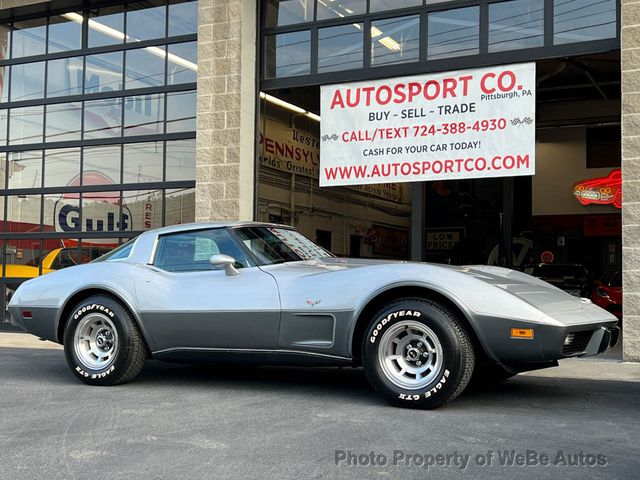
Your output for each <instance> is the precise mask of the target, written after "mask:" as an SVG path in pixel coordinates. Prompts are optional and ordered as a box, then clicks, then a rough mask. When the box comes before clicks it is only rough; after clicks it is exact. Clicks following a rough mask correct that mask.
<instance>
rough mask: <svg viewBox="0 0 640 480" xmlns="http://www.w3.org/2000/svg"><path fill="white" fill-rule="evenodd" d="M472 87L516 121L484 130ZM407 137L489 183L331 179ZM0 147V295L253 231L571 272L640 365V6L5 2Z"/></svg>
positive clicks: (363, 249) (498, 119) (395, 0)
mask: <svg viewBox="0 0 640 480" xmlns="http://www.w3.org/2000/svg"><path fill="white" fill-rule="evenodd" d="M515 71H517V72H524V73H522V74H521V75H523V76H524V77H525V80H526V85H527V86H525V87H523V85H524V83H519V82H516V81H515V80H514V82H513V84H511V82H510V81H509V80H510V77H509V75H510V74H511V73H510V72H515ZM505 72H507V73H505ZM487 76H488V77H487ZM465 78H482V79H484V78H489V79H490V80H491V81H493V83H490V82H489V83H487V84H485V83H484V80H482V81H480V82H479V84H478V85H480V84H481V85H480V86H479V87H478V88H480V90H478V92H477V93H478V95H485V96H486V97H483V98H489V97H491V95H493V97H491V98H492V99H494V100H495V102H494V104H495V105H500V106H501V107H500V108H501V109H502V110H501V111H500V112H498V113H496V114H495V115H494V116H491V115H488V114H486V115H488V116H485V113H484V112H482V111H478V112H477V116H476V117H475V121H474V120H472V121H469V119H473V118H474V117H473V115H474V111H475V108H476V105H475V103H474V102H472V101H470V100H466V101H465V98H466V96H467V95H468V94H469V95H471V96H472V95H473V94H472V93H469V92H468V91H467V90H468V89H469V90H473V89H474V88H475V83H474V80H469V81H468V82H469V83H468V84H467V83H465V82H467V81H466V80H464V79H465ZM514 78H515V77H514ZM452 82H455V84H454V83H452ZM385 85H388V87H386V86H385ZM398 85H400V87H398ZM411 85H414V86H415V85H420V86H421V88H423V90H420V94H418V90H417V88H418V87H416V89H415V91H413V94H415V95H414V96H420V95H422V98H421V101H424V100H425V98H426V99H427V100H433V109H432V110H429V108H428V107H427V109H426V111H425V109H424V108H422V110H421V108H417V107H416V108H413V106H411V108H409V107H410V105H408V103H410V100H409V99H410V98H411V95H412V93H411V92H412V88H413V87H412V86H411ZM430 85H431V86H433V88H439V89H440V90H438V92H440V97H439V98H437V95H436V94H435V93H434V92H435V90H432V93H434V95H433V98H428V97H429V95H430V93H429V92H428V88H430V87H429V86H430ZM436 85H437V86H436ZM381 86H382V87H381ZM404 87H406V90H404ZM467 87H468V89H467ZM376 89H377V90H376ZM385 89H386V90H385ZM512 90H513V91H516V90H517V91H519V93H513V92H512ZM336 91H339V92H342V93H343V94H344V95H345V97H344V98H343V99H342V103H341V102H340V101H339V100H336V97H335V92H336ZM376 92H377V93H376ZM510 92H511V95H513V96H515V97H518V98H520V96H524V97H530V98H529V99H527V98H523V99H522V101H523V102H524V103H523V104H522V105H520V104H519V103H517V102H515V101H514V102H511V103H509V102H510V100H512V97H509V96H508V95H509V94H510ZM356 93H357V95H358V97H357V98H356ZM387 93H388V94H389V96H388V97H386V96H385V95H386V94H387ZM365 94H366V95H367V96H366V99H365ZM447 94H448V96H449V98H448V99H447ZM349 95H350V96H349ZM360 95H362V97H360ZM391 95H394V96H391ZM499 95H504V99H501V98H498V97H499ZM478 98H480V97H478ZM445 100H446V101H445ZM405 103H407V105H404V106H403V104H405ZM423 103H424V102H423ZM392 104H397V105H396V106H397V108H398V109H399V110H393V109H390V108H391V107H390V105H392ZM525 104H526V105H525ZM445 105H447V106H448V107H447V108H446V109H445V108H444V106H445ZM479 105H480V104H479ZM523 105H524V106H523ZM527 105H528V106H529V107H531V112H530V113H528V112H527V108H528V107H527ZM336 106H337V107H340V106H344V107H345V108H344V115H342V113H343V112H342V110H340V108H334V107H336ZM396 106H394V107H393V108H396ZM449 106H450V107H449ZM347 107H354V112H355V111H356V110H357V111H358V112H360V114H362V115H365V114H366V115H371V116H369V117H368V124H362V123H360V122H359V121H358V120H357V118H356V117H349V114H350V113H349V112H348V111H347V110H348V109H347ZM405 107H406V108H405ZM478 108H479V107H478ZM338 110H340V111H338ZM498 110H499V109H498ZM389 112H396V114H394V113H391V116H392V117H393V119H389V118H388V116H389ZM376 115H378V117H376ZM394 115H397V116H394ZM363 118H364V117H363ZM323 121H324V122H325V123H323ZM385 121H386V123H385ZM365 123H366V122H365ZM445 124H446V125H445ZM341 125H347V126H348V128H350V129H352V130H349V131H348V132H347V131H346V130H344V129H343V130H344V131H343V130H340V131H338V130H339V129H340V128H342V127H341ZM372 126H384V127H385V128H380V129H378V128H371V129H369V128H368V127H372ZM414 127H415V130H414ZM420 127H422V130H420ZM436 127H438V128H436ZM345 128H346V127H345ZM403 129H404V130H403ZM460 129H463V130H469V131H471V130H474V132H473V135H475V137H476V138H477V139H478V140H477V141H469V142H465V141H464V140H465V139H466V138H467V136H465V135H466V132H465V131H461V130H460ZM412 131H413V132H414V133H415V135H414V138H413V139H412V140H411V142H409V143H411V144H412V145H413V147H415V148H422V149H423V150H422V151H423V152H424V155H425V156H424V158H427V157H428V158H436V157H437V158H440V157H441V158H443V159H445V158H448V157H447V155H449V154H451V155H452V159H454V158H456V156H460V155H462V154H461V153H459V152H460V150H459V149H468V151H467V152H465V153H464V155H467V154H468V155H467V156H465V157H464V158H465V159H466V158H471V157H473V159H474V162H472V164H473V165H476V161H477V159H478V158H481V157H482V158H484V156H487V158H489V160H488V166H486V168H476V169H475V170H476V171H475V172H474V173H469V172H466V173H460V171H457V172H456V170H455V169H454V168H452V167H451V165H457V166H458V167H460V165H464V162H458V163H457V164H454V163H451V165H449V166H448V164H447V163H446V162H445V161H444V160H443V162H444V163H443V167H442V168H440V167H439V170H437V171H436V169H435V165H436V163H437V162H431V163H428V165H429V166H430V168H431V167H433V170H432V171H431V172H430V173H429V175H426V176H425V175H421V174H424V173H425V171H424V169H423V170H422V171H417V170H415V171H414V170H412V171H411V172H409V171H407V172H406V175H405V174H404V173H403V175H402V178H399V177H398V176H393V175H380V176H377V177H376V176H374V177H372V176H371V175H366V176H363V178H362V179H361V180H362V181H359V180H358V179H352V178H348V179H347V178H346V177H348V176H349V174H347V173H345V171H342V170H336V171H335V172H340V173H339V174H338V176H342V177H341V178H342V179H343V180H345V179H346V180H348V181H346V180H345V181H339V180H340V179H337V180H336V176H335V172H334V179H333V180H334V181H327V178H326V176H327V175H328V174H327V170H326V167H327V166H328V165H337V166H338V167H339V166H340V165H343V166H344V165H347V164H349V162H352V163H351V164H352V165H357V164H358V163H363V162H364V163H366V162H367V161H369V160H368V159H367V156H369V157H371V156H375V155H380V156H384V154H385V153H388V152H389V150H388V149H387V148H386V147H380V146H381V145H393V144H394V143H393V142H394V141H395V140H394V139H392V138H391V137H392V134H393V135H398V136H399V135H400V134H401V133H402V132H404V134H405V139H406V138H408V136H409V134H410V133H408V132H412ZM494 131H495V132H494ZM500 131H503V134H502V136H500V135H499V133H500ZM371 132H374V133H376V132H379V133H380V135H383V134H384V135H386V136H387V137H386V138H384V142H388V143H384V142H382V143H381V140H380V139H378V140H376V138H375V135H374V136H373V137H372V136H368V135H370V133H371ZM419 132H422V135H419ZM496 132H497V133H496ZM343 133H344V134H345V136H342V134H343ZM447 135H448V136H447ZM418 137H421V138H418ZM521 138H526V139H528V140H527V141H524V140H521ZM529 140H530V142H529ZM405 143H406V142H405ZM527 143H530V145H529V146H530V148H531V150H530V151H528V150H527V152H528V155H526V156H524V155H523V156H522V157H519V156H518V155H515V151H516V150H517V148H519V147H520V146H522V148H523V149H525V147H526V145H525V144H527ZM321 145H322V146H323V148H325V149H326V151H325V154H324V156H322V158H321V150H322V149H321ZM398 145H401V147H400V149H399V150H397V151H396V152H395V153H394V155H395V157H397V161H398V162H403V161H404V160H407V161H408V157H406V156H405V153H404V152H408V150H406V151H403V150H402V148H404V147H406V145H404V146H403V145H402V142H400V143H398ZM460 145H463V147H460ZM509 145H510V146H509ZM496 146H500V148H503V149H506V153H509V152H512V151H513V153H514V155H513V158H512V157H511V156H510V155H509V156H505V157H500V159H501V160H500V161H499V162H498V163H496V162H495V158H497V157H496V156H495V155H494V149H495V148H496ZM508 148H516V150H508ZM447 149H448V151H447ZM452 151H455V152H452ZM0 152H1V155H2V156H1V161H0V182H1V183H0V215H1V216H0V225H2V228H1V229H0V243H1V245H2V247H1V252H2V258H1V259H2V276H1V278H0V284H1V285H2V288H3V290H4V292H5V294H4V295H0V298H2V302H5V301H6V299H7V298H8V297H9V296H10V294H11V291H12V290H14V289H15V288H16V286H17V285H19V283H20V282H22V281H24V280H25V279H27V278H31V277H33V276H35V275H39V274H43V273H47V272H49V271H51V270H56V269H59V268H64V267H66V266H70V265H74V264H77V263H82V262H86V261H90V260H91V259H93V258H96V257H97V256H98V255H100V254H101V253H102V252H104V251H106V250H108V249H110V248H112V247H113V246H115V245H118V244H119V243H122V242H123V241H126V239H128V238H131V237H134V236H136V235H138V234H140V233H141V232H143V231H145V230H149V229H151V228H156V227H160V226H163V225H172V224H177V223H186V222H192V221H194V220H195V221H211V220H251V219H254V220H259V221H269V222H276V223H283V224H288V225H293V226H295V227H296V228H298V229H299V230H300V231H301V232H302V233H304V234H305V235H307V236H308V237H309V238H311V239H312V240H315V241H316V242H317V243H318V244H320V245H322V246H323V247H325V248H326V249H327V250H330V251H331V252H333V253H334V254H336V255H338V256H353V257H369V258H381V259H413V260H423V261H431V262H439V263H449V264H472V263H473V264H490V265H499V266H506V267H509V268H518V269H523V270H525V271H531V270H527V269H532V268H536V267H535V266H536V265H539V264H540V263H548V264H553V265H556V266H557V270H558V271H559V272H561V271H562V269H563V268H567V269H569V270H571V269H574V270H575V269H576V268H577V267H579V268H580V269H581V271H584V272H585V273H584V279H583V280H582V281H583V283H584V284H583V285H574V286H573V287H572V288H575V289H577V293H579V294H580V295H582V296H587V297H590V298H594V299H596V300H599V301H600V302H601V304H602V305H603V306H606V307H607V308H609V309H610V310H611V311H612V312H613V313H615V314H616V315H618V316H622V312H624V318H623V322H622V324H623V345H622V350H621V351H622V355H623V358H624V359H626V360H636V361H637V360H640V244H639V243H638V239H639V238H640V153H637V154H636V152H640V3H638V2H631V1H625V0H623V1H622V2H620V1H616V0H591V1H587V0H449V1H447V0H254V1H248V0H199V1H182V0H143V1H128V2H125V1H89V0H84V1H82V0H78V1H74V0H59V1H58V0H53V1H42V0H35V1H34V0H0ZM354 152H356V153H354ZM357 152H360V153H361V155H363V156H364V157H363V158H356V157H358V155H357ZM434 152H435V153H434ZM433 155H436V157H433ZM525 157H526V167H527V168H525V169H523V170H522V171H518V168H519V166H521V165H520V160H521V161H522V164H523V165H524V163H525ZM416 158H418V157H415V156H413V157H411V159H416ZM421 158H422V157H421ZM492 159H493V163H492ZM341 161H344V162H346V163H342V164H341V163H340V162H341ZM371 161H373V160H371ZM424 164H425V163H424V162H423V163H422V165H424ZM372 165H373V164H372ZM514 165H515V166H514ZM492 166H493V170H492ZM498 170H499V172H498ZM490 171H491V172H490ZM343 174H344V175H343ZM365 177H366V178H365ZM386 177H388V178H386ZM321 185H322V186H321ZM567 276H568V274H567ZM592 285H594V286H593V287H592ZM621 286H622V288H623V292H624V293H623V297H622V298H623V300H622V299H620V298H619V295H618V297H617V298H614V295H613V293H611V292H612V291H617V292H618V294H619V292H620V287H621ZM598 297H599V298H598ZM610 297H611V298H610ZM0 311H4V308H2V309H1V310H0Z"/></svg>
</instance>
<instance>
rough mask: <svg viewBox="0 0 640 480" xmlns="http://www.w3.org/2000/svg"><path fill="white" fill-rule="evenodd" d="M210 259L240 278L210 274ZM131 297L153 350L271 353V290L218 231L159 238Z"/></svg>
mask: <svg viewBox="0 0 640 480" xmlns="http://www.w3.org/2000/svg"><path fill="white" fill-rule="evenodd" d="M218 253H221V254H225V255H229V256H232V257H233V258H234V259H235V260H236V264H235V266H236V268H237V269H238V270H239V272H240V273H239V274H238V275H233V276H228V275H227V274H226V273H225V271H224V269H222V268H217V267H212V266H211V264H210V262H209V260H210V258H211V256H212V255H214V254H218ZM136 295H137V297H138V302H139V308H140V312H141V315H142V317H143V322H144V324H145V327H146V328H147V330H148V331H149V333H150V334H151V336H152V337H153V340H154V343H155V344H156V347H157V350H167V349H174V348H205V349H207V348H208V349H258V350H262V349H268V350H271V349H275V348H276V343H277V335H278V327H279V322H280V299H279V295H278V287H277V285H276V282H275V280H274V279H273V277H272V276H271V275H269V274H268V273H265V272H263V271H262V270H260V269H259V268H258V267H257V266H255V263H253V261H252V260H251V259H250V258H248V256H247V255H246V253H245V252H244V250H242V248H241V247H240V246H239V245H238V244H237V243H236V241H235V239H234V238H233V237H232V235H231V234H230V232H229V231H228V230H227V229H226V228H214V229H203V230H190V231H186V232H185V231H181V232H176V233H170V234H166V235H161V236H159V237H158V241H157V244H156V254H155V258H154V261H153V264H151V265H141V266H140V267H139V268H138V269H137V271H136Z"/></svg>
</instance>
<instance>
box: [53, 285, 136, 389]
mask: <svg viewBox="0 0 640 480" xmlns="http://www.w3.org/2000/svg"><path fill="white" fill-rule="evenodd" d="M64 352H65V357H66V359H67V364H68V365H69V367H70V368H71V371H72V372H73V373H74V374H75V376H76V377H77V378H78V379H80V380H81V381H82V382H84V383H86V384H88V385H99V386H106V385H118V384H121V383H125V382H128V381H130V380H132V379H133V378H135V377H136V376H137V375H138V374H139V373H140V371H141V370H142V367H143V365H144V362H145V360H146V357H147V350H146V346H145V343H144V339H143V338H142V335H141V333H140V330H139V329H138V326H137V324H136V323H135V321H134V320H133V318H132V317H131V314H130V313H129V311H128V310H127V309H126V308H125V307H124V306H123V305H122V304H121V303H120V302H118V301H117V300H115V299H114V298H112V297H109V296H105V295H94V296H91V297H89V298H87V299H85V300H83V301H82V302H80V303H79V304H78V305H76V307H75V308H74V309H73V311H72V312H71V314H70V315H69V318H68V320H67V324H66V326H65V331H64Z"/></svg>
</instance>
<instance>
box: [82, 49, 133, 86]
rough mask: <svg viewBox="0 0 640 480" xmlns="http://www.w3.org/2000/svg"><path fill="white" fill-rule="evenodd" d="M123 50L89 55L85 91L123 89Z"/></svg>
mask: <svg viewBox="0 0 640 480" xmlns="http://www.w3.org/2000/svg"><path fill="white" fill-rule="evenodd" d="M122 55H123V52H113V53H101V54H99V55H87V59H86V61H87V64H86V66H85V75H84V78H85V80H84V93H97V92H111V91H114V90H122Z"/></svg>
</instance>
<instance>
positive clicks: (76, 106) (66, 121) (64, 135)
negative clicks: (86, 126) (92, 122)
mask: <svg viewBox="0 0 640 480" xmlns="http://www.w3.org/2000/svg"><path fill="white" fill-rule="evenodd" d="M46 109H47V121H46V132H45V142H64V141H67V140H80V137H81V133H82V104H80V103H54V104H51V105H47V107H46Z"/></svg>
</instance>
